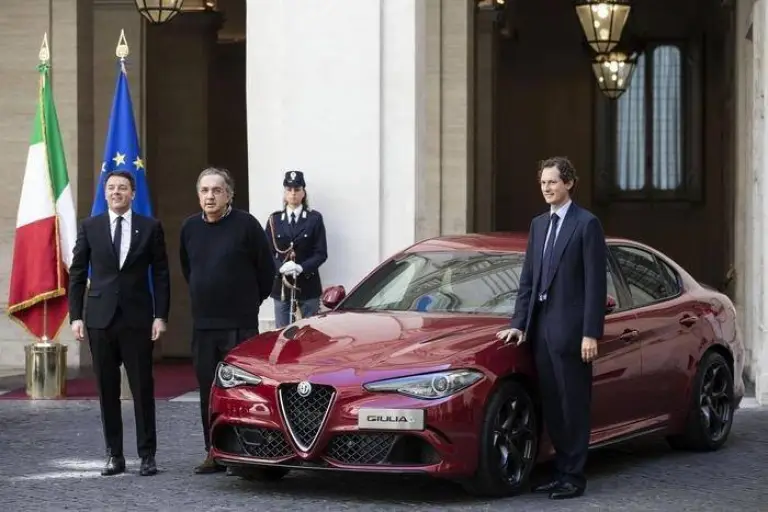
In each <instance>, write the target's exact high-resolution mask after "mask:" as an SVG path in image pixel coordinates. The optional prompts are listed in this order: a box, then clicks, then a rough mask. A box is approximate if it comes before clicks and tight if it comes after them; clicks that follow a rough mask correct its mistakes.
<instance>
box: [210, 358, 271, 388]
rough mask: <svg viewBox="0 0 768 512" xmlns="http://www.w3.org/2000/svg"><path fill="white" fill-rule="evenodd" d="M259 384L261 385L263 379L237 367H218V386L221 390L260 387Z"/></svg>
mask: <svg viewBox="0 0 768 512" xmlns="http://www.w3.org/2000/svg"><path fill="white" fill-rule="evenodd" d="M259 384H261V377H257V376H256V375H253V374H251V373H248V372H247V371H245V370H243V369H241V368H238V367H237V366H232V365H231V364H227V363H219V365H218V366H217V367H216V385H217V386H219V387H220V388H234V387H237V386H258V385H259Z"/></svg>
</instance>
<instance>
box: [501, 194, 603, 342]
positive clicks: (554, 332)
mask: <svg viewBox="0 0 768 512" xmlns="http://www.w3.org/2000/svg"><path fill="white" fill-rule="evenodd" d="M549 217H550V212H546V213H544V214H542V215H539V216H538V217H536V218H534V219H533V221H532V222H531V228H530V232H529V235H528V247H527V249H526V253H525V263H524V264H523V270H522V273H521V275H520V288H519V291H518V296H517V301H516V304H515V314H514V316H513V318H512V327H514V328H517V329H520V330H522V331H526V330H527V329H528V327H529V325H530V323H531V316H532V314H533V308H534V305H535V304H536V301H537V300H538V297H539V295H540V294H542V293H546V295H547V299H546V300H547V321H548V323H547V335H548V336H547V338H548V342H549V343H550V344H554V346H553V347H552V348H554V349H555V350H556V351H560V352H566V351H568V352H570V351H579V350H580V349H581V339H582V337H584V336H588V337H590V338H595V339H599V338H600V337H602V335H603V327H604V323H605V301H606V297H607V293H608V292H607V289H606V274H607V266H606V265H607V262H608V259H607V257H608V256H607V247H606V243H605V235H604V234H603V228H602V226H601V225H600V221H599V220H598V219H597V217H595V216H594V215H593V214H592V213H590V212H588V211H587V210H585V209H583V208H581V207H579V206H578V205H576V204H575V203H571V205H570V207H569V208H568V211H567V213H566V215H565V218H564V219H563V221H562V226H561V228H560V234H559V235H558V237H557V239H556V240H555V246H554V249H553V251H554V252H553V258H554V259H553V262H552V265H553V267H554V270H552V271H551V272H550V275H549V283H541V282H540V281H541V267H542V264H543V252H544V243H545V241H546V238H547V229H548V228H549Z"/></svg>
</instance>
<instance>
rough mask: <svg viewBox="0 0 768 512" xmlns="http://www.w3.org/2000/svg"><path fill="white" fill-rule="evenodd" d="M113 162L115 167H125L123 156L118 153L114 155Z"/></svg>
mask: <svg viewBox="0 0 768 512" xmlns="http://www.w3.org/2000/svg"><path fill="white" fill-rule="evenodd" d="M112 160H114V161H115V165H116V166H117V165H120V164H123V165H125V155H124V154H122V153H120V152H119V151H118V152H117V153H116V154H115V157H114V158H113V159H112Z"/></svg>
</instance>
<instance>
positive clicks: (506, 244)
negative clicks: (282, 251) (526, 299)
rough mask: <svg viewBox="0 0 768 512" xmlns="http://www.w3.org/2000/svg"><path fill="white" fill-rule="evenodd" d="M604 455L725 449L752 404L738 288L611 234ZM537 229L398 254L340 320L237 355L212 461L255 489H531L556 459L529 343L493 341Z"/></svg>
mask: <svg viewBox="0 0 768 512" xmlns="http://www.w3.org/2000/svg"><path fill="white" fill-rule="evenodd" d="M608 244H609V247H610V251H609V261H608V262H607V267H606V271H607V272H608V290H609V295H608V297H607V300H606V312H607V315H606V320H605V335H604V337H603V338H602V339H601V340H600V341H599V358H598V360H597V361H596V362H595V364H594V387H593V402H592V403H593V409H592V437H591V443H592V445H593V446H594V447H598V446H601V445H605V444H607V443H614V442H618V441H622V440H625V439H627V438H630V437H636V436H638V435H645V434H663V435H665V436H667V439H668V440H669V442H670V444H672V445H673V446H674V447H680V448H689V449H695V450H714V449H717V448H719V447H720V446H721V445H722V444H723V443H724V442H725V441H726V438H727V437H728V434H729V432H730V429H731V425H732V422H733V413H734V410H735V409H736V408H738V406H739V403H740V401H741V398H742V396H743V394H744V382H743V379H742V373H743V368H744V345H743V343H742V339H741V335H740V332H739V330H738V328H737V326H736V312H735V310H734V307H733V304H732V303H731V301H730V300H729V299H728V297H726V296H725V295H723V294H721V293H718V292H717V291H715V290H713V289H710V288H708V287H706V286H703V285H701V284H699V283H697V282H696V281H695V280H694V279H693V278H692V277H691V276H690V275H689V274H688V273H687V272H686V271H685V270H684V269H683V268H681V267H680V266H679V265H677V264H676V263H675V262H673V261H672V260H671V259H670V258H668V257H666V256H665V255H663V254H662V253H660V252H659V251H656V250H654V249H652V248H650V247H647V246H645V245H642V244H640V243H637V242H633V241H630V240H621V239H609V241H608ZM525 247H526V236H525V235H514V234H507V235H505V234H492V235H463V236H449V237H441V238H435V239H430V240H426V241H423V242H419V243H417V244H415V245H413V246H411V247H409V248H408V249H406V250H404V251H402V252H401V253H399V254H397V255H395V256H394V257H392V258H390V259H389V260H387V261H385V262H384V263H383V264H381V265H380V266H379V267H378V268H376V269H375V270H374V271H373V272H372V273H371V274H369V275H368V276H367V277H366V278H365V279H363V280H362V282H360V283H359V284H358V285H357V286H356V287H355V288H354V289H353V290H352V291H351V292H350V293H349V295H346V296H345V292H344V289H343V288H342V287H340V286H336V287H331V288H328V289H326V291H325V293H324V294H323V303H324V304H325V306H326V307H327V308H329V309H330V311H326V312H322V313H321V314H319V315H317V316H315V317H312V318H308V319H304V320H299V321H297V322H295V323H294V324H292V325H290V326H288V327H286V328H284V329H282V330H276V331H270V332H266V333H263V334H261V335H259V336H257V337H255V338H254V339H252V340H249V341H247V342H245V343H243V344H241V345H240V346H239V347H237V348H236V349H235V350H233V351H232V352H231V353H230V354H229V355H228V356H227V357H226V358H225V360H224V361H223V362H222V363H221V364H220V365H219V367H218V369H217V375H216V382H215V385H214V387H213V390H212V391H211V406H210V414H211V425H212V429H211V432H212V433H211V437H212V455H213V457H214V458H215V460H216V461H217V462H218V463H220V464H222V465H224V466H227V467H229V468H231V469H232V470H233V472H234V473H235V474H238V475H240V476H242V477H245V478H251V479H262V480H275V479H279V478H281V477H283V476H284V475H285V474H286V473H288V471H290V470H291V469H304V470H307V469H309V470H312V469H322V470H348V471H368V472H385V473H404V472H416V473H426V474H430V475H434V476H436V477H441V478H447V479H452V480H456V481H460V482H462V483H463V484H464V485H465V486H466V488H467V489H468V490H469V491H470V492H473V493H475V494H480V495H488V496H505V495H511V494H515V493H517V492H520V491H522V490H525V489H526V487H527V480H528V476H529V474H530V472H531V469H532V467H533V466H534V464H536V463H537V462H538V461H542V460H544V459H547V458H548V457H551V456H552V454H553V452H552V449H551V446H550V443H549V441H548V440H547V436H546V431H545V428H543V425H542V420H541V414H540V406H539V398H538V391H537V386H536V376H535V369H534V367H533V364H532V356H531V353H530V348H529V347H528V346H527V345H525V344H523V345H521V346H520V347H517V346H514V345H503V344H502V343H501V342H500V341H498V340H497V339H496V337H495V334H496V332H497V331H499V330H500V329H503V328H505V327H507V326H508V324H509V320H510V317H511V314H512V311H513V309H514V303H515V297H516V294H517V288H518V282H519V277H520V272H521V269H522V264H523V258H524V253H525Z"/></svg>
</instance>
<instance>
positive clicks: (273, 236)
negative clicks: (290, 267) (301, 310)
mask: <svg viewBox="0 0 768 512" xmlns="http://www.w3.org/2000/svg"><path fill="white" fill-rule="evenodd" d="M266 232H267V241H268V242H269V250H270V251H271V252H272V256H273V257H274V258H275V265H276V268H277V269H278V270H279V269H280V267H281V266H282V264H283V263H284V261H285V256H286V255H285V254H281V253H280V252H278V250H280V251H285V250H287V249H288V248H289V247H290V246H291V243H293V250H294V251H295V253H296V260H295V261H296V263H298V264H299V265H301V268H302V269H303V270H302V273H301V274H300V275H299V277H298V279H297V281H298V283H297V286H298V288H299V290H298V292H297V293H296V297H297V298H298V299H299V300H306V299H316V298H318V297H320V295H322V293H323V285H322V282H321V281H320V272H319V269H320V265H322V264H323V263H325V260H326V259H328V245H327V243H326V239H325V224H324V223H323V216H322V215H320V212H318V211H315V210H309V211H307V209H306V208H302V210H301V213H300V214H299V218H298V219H296V225H295V226H291V224H290V219H289V218H288V214H287V213H286V211H285V210H282V211H276V212H274V213H272V215H270V218H269V219H268V221H267V229H266ZM276 249H277V250H276ZM282 279H283V276H282V274H280V273H279V272H278V273H277V274H276V275H275V280H274V283H273V285H272V294H271V296H272V298H273V299H276V300H280V295H281V293H280V292H281V289H282ZM292 279H293V278H292V277H290V276H289V277H288V281H291V280H292ZM288 293H289V290H286V297H287V294H288Z"/></svg>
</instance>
